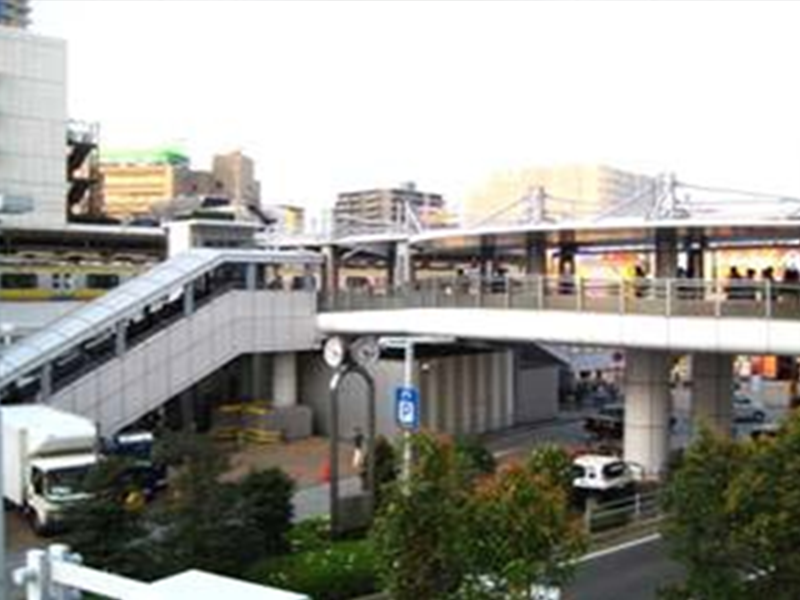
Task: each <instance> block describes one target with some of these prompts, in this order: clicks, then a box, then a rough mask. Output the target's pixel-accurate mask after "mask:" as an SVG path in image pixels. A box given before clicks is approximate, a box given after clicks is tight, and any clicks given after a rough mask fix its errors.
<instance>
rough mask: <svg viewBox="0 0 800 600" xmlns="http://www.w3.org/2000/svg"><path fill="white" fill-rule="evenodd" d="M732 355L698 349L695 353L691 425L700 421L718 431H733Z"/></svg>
mask: <svg viewBox="0 0 800 600" xmlns="http://www.w3.org/2000/svg"><path fill="white" fill-rule="evenodd" d="M732 413H733V356H731V355H730V354H715V353H707V352H698V353H696V354H693V355H692V426H693V432H694V433H696V432H697V431H698V430H699V425H700V424H701V423H703V424H705V425H706V426H708V427H710V428H711V430H712V431H714V432H715V433H717V434H719V435H724V436H729V435H731V425H732Z"/></svg>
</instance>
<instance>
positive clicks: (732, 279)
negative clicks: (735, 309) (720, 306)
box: [725, 266, 742, 300]
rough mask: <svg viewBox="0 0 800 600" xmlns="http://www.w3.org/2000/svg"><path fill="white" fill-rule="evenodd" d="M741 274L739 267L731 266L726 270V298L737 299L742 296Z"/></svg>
mask: <svg viewBox="0 0 800 600" xmlns="http://www.w3.org/2000/svg"><path fill="white" fill-rule="evenodd" d="M741 284H742V275H741V273H739V269H738V267H736V266H733V267H731V268H730V270H729V271H728V285H727V287H726V288H725V293H726V296H727V297H728V300H738V299H739V298H741V297H742V285H741Z"/></svg>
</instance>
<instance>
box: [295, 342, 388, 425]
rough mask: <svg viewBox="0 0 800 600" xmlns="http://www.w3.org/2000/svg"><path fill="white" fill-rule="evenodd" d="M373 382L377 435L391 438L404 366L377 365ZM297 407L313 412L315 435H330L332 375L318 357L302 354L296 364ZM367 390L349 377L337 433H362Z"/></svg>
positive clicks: (341, 404)
mask: <svg viewBox="0 0 800 600" xmlns="http://www.w3.org/2000/svg"><path fill="white" fill-rule="evenodd" d="M371 372H372V376H373V378H374V380H375V399H376V402H375V408H376V413H375V417H376V430H377V432H378V433H379V434H382V435H386V436H390V437H391V436H393V435H394V434H395V431H396V430H395V425H394V397H393V396H392V394H393V393H394V392H393V390H394V389H395V387H397V386H398V385H400V384H401V383H402V381H403V363H402V362H400V361H388V360H382V361H380V362H379V363H378V364H377V365H376V366H375V367H374V368H372V369H371ZM298 374H299V380H298V381H299V387H300V390H299V395H300V404H302V405H305V406H309V407H311V408H312V409H313V411H314V431H315V432H316V433H318V434H321V435H328V434H329V433H330V381H331V377H332V376H333V371H332V369H330V368H329V367H328V365H326V364H325V362H324V361H323V360H322V356H321V354H320V353H318V352H316V353H304V354H302V355H300V358H299V361H298ZM366 410H367V404H366V387H365V386H364V385H363V384H362V383H361V380H360V379H359V378H358V377H350V378H348V379H347V380H345V382H344V383H343V384H342V388H341V394H340V404H339V417H340V418H339V431H340V434H341V435H342V436H345V437H351V436H352V433H353V428H355V427H361V428H362V429H364V428H365V427H366V423H367V412H366Z"/></svg>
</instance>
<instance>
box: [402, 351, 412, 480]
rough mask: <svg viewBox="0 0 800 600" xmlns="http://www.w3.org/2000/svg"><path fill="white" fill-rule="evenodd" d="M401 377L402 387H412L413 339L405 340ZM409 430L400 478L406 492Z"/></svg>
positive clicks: (408, 431)
mask: <svg viewBox="0 0 800 600" xmlns="http://www.w3.org/2000/svg"><path fill="white" fill-rule="evenodd" d="M404 367H405V368H404V375H403V386H404V387H405V388H406V389H410V388H412V387H414V338H412V337H409V338H406V348H405V365H404ZM411 459H412V456H411V430H410V429H406V430H405V431H404V432H403V464H402V469H401V478H402V481H403V486H404V489H405V490H406V491H408V490H409V487H410V484H411Z"/></svg>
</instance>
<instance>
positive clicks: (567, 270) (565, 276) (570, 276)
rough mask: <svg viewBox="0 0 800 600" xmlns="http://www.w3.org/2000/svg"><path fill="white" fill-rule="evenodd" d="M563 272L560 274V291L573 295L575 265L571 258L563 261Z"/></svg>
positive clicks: (560, 292)
mask: <svg viewBox="0 0 800 600" xmlns="http://www.w3.org/2000/svg"><path fill="white" fill-rule="evenodd" d="M560 266H561V273H560V274H559V276H558V293H559V294H563V295H572V294H574V293H575V265H574V264H573V263H572V261H570V260H562V261H561V265H560Z"/></svg>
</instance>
